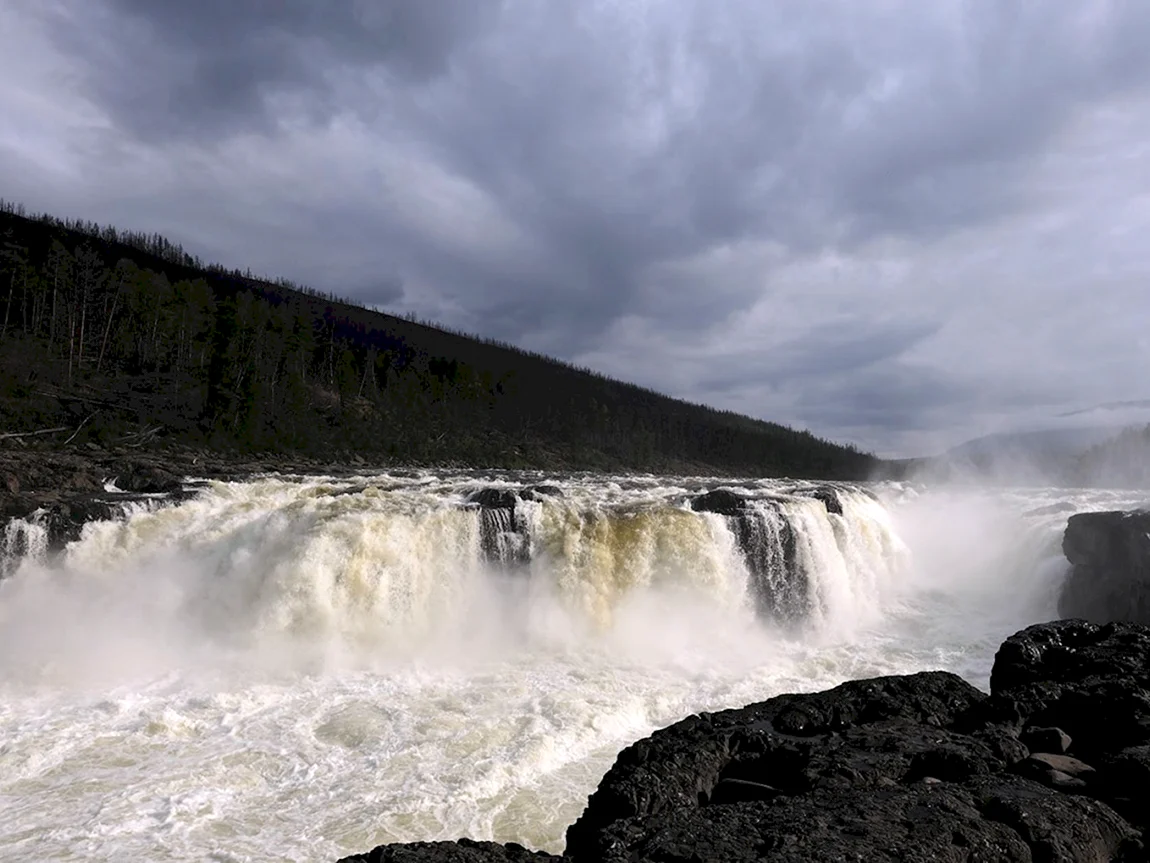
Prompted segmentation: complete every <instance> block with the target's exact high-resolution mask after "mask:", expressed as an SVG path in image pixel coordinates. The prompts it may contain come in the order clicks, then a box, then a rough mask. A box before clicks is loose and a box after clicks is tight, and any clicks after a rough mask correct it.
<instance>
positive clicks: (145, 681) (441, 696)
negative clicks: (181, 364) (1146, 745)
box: [0, 475, 1143, 861]
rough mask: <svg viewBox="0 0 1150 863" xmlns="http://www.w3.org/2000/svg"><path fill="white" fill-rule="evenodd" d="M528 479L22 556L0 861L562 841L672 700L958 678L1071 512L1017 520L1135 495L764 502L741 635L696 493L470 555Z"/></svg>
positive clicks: (337, 503)
mask: <svg viewBox="0 0 1150 863" xmlns="http://www.w3.org/2000/svg"><path fill="white" fill-rule="evenodd" d="M538 479H541V478H539V477H524V476H522V475H520V476H516V477H502V478H500V477H490V478H484V477H477V476H474V475H471V476H461V477H435V476H373V477H363V478H359V479H356V480H338V481H337V480H332V479H314V478H313V479H307V480H298V479H267V480H262V481H257V482H251V483H243V484H214V485H211V486H209V487H208V488H207V489H205V491H204V492H203V494H202V495H201V496H200V497H199V498H198V499H196V500H193V501H190V502H188V503H185V504H183V505H181V506H178V507H169V508H164V509H155V510H150V511H149V510H147V509H144V508H141V509H140V510H138V511H137V512H135V513H134V514H133V515H132V516H131V517H130V518H128V519H127V520H126V521H123V522H117V523H103V524H96V525H91V526H89V527H88V528H87V529H86V530H85V533H84V536H83V538H82V540H81V541H80V542H78V543H75V544H73V545H72V546H71V547H69V549H68V550H67V553H66V555H65V556H64V557H63V559H62V560H58V561H56V562H54V563H52V564H51V565H49V564H47V563H41V562H38V561H37V560H34V559H29V560H26V561H25V562H24V563H23V564H22V565H21V566H20V567H19V568H18V570H17V571H16V572H15V574H14V575H13V576H12V577H11V578H9V579H7V580H5V581H4V582H2V583H0V859H5V860H21V861H27V860H109V861H111V860H116V861H129V860H131V861H135V860H139V861H144V860H215V861H248V860H251V861H256V860H292V861H313V860H334V859H336V858H337V857H339V856H341V855H344V854H347V853H350V852H355V851H365V850H367V849H369V848H371V847H373V846H374V845H376V844H379V843H381V842H391V841H405V840H420V839H439V838H456V837H459V836H471V837H474V838H493V839H496V840H499V841H518V842H521V843H524V844H526V845H528V846H531V847H535V848H540V849H545V850H551V851H559V850H561V849H562V847H563V833H564V830H565V829H566V827H567V825H568V824H569V823H570V822H572V821H573V820H574V819H575V818H576V817H577V816H578V815H579V813H580V812H581V811H582V809H583V806H584V804H585V802H586V798H587V795H588V794H589V793H590V792H591V791H592V790H593V789H594V788H595V786H596V784H597V783H598V781H599V779H600V777H601V776H602V774H603V773H604V772H605V771H606V770H607V768H608V767H609V766H610V765H611V763H612V761H613V760H614V758H615V755H616V754H617V753H618V751H619V750H620V749H621V748H622V747H623V746H625V745H626V744H628V743H629V742H631V741H633V740H636V739H637V738H640V737H642V736H644V735H646V734H648V733H650V732H651V731H652V730H653V729H655V728H658V727H660V726H663V725H666V724H669V723H671V722H673V721H675V720H677V719H680V718H682V717H684V716H686V715H688V714H690V713H692V712H696V711H700V710H713V709H718V708H724V707H731V706H737V705H742V704H745V703H748V702H752V701H756V700H761V699H763V698H766V697H769V696H771V695H774V694H777V693H780V692H793V691H810V690H816V689H822V688H826V687H829V686H832V685H834V684H837V683H839V682H841V681H843V680H846V679H850V678H858V677H867V676H873V675H879V674H892V673H903V672H911V671H917V670H921V669H927V668H944V669H949V670H953V671H955V672H957V673H959V674H961V675H963V676H964V677H966V678H967V679H969V680H970V681H971V682H973V683H975V684H976V685H978V686H981V687H983V688H985V686H986V682H987V678H988V675H989V671H990V666H991V662H992V660H993V655H994V651H995V649H996V648H997V646H998V644H999V643H1000V642H1001V640H1002V639H1003V638H1004V637H1005V636H1007V635H1009V634H1010V633H1011V632H1014V631H1015V630H1017V629H1019V628H1021V627H1022V626H1025V625H1027V624H1029V623H1032V622H1036V621H1040V620H1046V619H1050V618H1052V617H1054V616H1056V615H1055V600H1056V595H1057V588H1058V583H1059V580H1060V578H1061V577H1062V574H1063V571H1064V567H1065V561H1064V560H1062V559H1061V556H1060V553H1059V541H1060V539H1061V532H1062V530H1063V528H1064V527H1065V523H1066V518H1067V516H1068V515H1069V513H1070V511H1072V510H1064V511H1059V512H1046V513H1043V514H1027V513H1030V512H1031V511H1033V510H1035V509H1038V508H1042V507H1048V506H1049V505H1051V504H1056V503H1065V504H1067V505H1068V506H1069V507H1072V508H1073V510H1079V511H1082V510H1090V509H1111V508H1127V507H1130V506H1133V505H1138V504H1141V503H1143V500H1142V499H1141V497H1140V496H1138V495H1136V494H1133V493H1119V492H1100V491H1079V492H1067V491H1064V490H1026V491H1012V492H995V493H975V492H957V491H948V492H943V491H933V492H930V491H923V490H921V489H916V488H914V487H912V486H909V485H896V484H890V485H885V486H877V487H875V488H874V490H875V491H876V492H877V493H878V495H879V497H880V498H881V500H882V502H881V503H879V502H877V501H874V500H872V499H871V498H870V497H868V496H866V495H865V494H862V493H859V492H854V493H850V492H844V493H843V494H842V498H843V500H844V506H845V510H844V514H843V516H837V515H829V514H827V513H826V511H825V508H824V507H823V505H822V504H821V503H819V502H818V501H814V500H809V501H805V500H797V501H795V500H792V501H791V502H789V503H787V504H786V505H785V507H784V508H783V510H782V511H783V512H785V514H786V518H787V520H788V521H789V522H790V523H791V525H792V526H794V527H795V529H796V533H797V548H796V554H797V557H798V559H799V561H800V563H801V564H802V565H803V566H804V567H806V568H807V570H808V571H809V572H811V573H812V586H811V613H810V615H809V617H808V619H807V620H806V621H805V622H804V623H802V624H801V625H791V626H787V625H784V624H782V623H777V622H771V621H764V620H761V619H759V618H757V617H756V614H755V613H754V611H753V602H752V599H751V596H750V590H749V588H748V574H747V571H746V569H745V567H744V565H743V562H742V557H741V555H740V553H739V550H738V547H737V543H736V541H735V538H734V537H733V536H732V535H731V533H730V531H729V530H728V528H727V525H726V523H725V521H724V520H723V519H722V518H721V517H719V516H714V515H704V514H696V513H693V512H690V511H689V510H688V509H687V508H686V507H685V505H684V502H685V500H686V497H687V495H688V494H689V493H692V492H696V491H698V490H699V488H700V487H701V486H702V483H701V482H700V481H691V480H685V479H648V480H634V479H612V478H609V477H577V478H569V479H566V480H564V481H561V482H558V484H559V485H561V486H562V488H563V491H564V496H563V497H562V498H552V499H547V500H545V501H542V502H534V503H528V504H521V505H520V512H521V515H522V517H523V518H525V519H527V520H528V522H529V523H530V534H531V538H532V539H531V541H532V543H533V545H534V549H533V554H532V563H531V565H530V567H529V568H528V569H527V570H522V571H506V570H504V569H502V568H500V567H497V566H492V565H490V564H488V563H485V562H484V558H483V554H482V550H481V541H480V526H479V525H480V523H479V519H480V515H479V513H478V512H476V511H475V510H468V509H466V508H463V507H461V506H460V504H461V503H462V501H463V500H464V496H465V494H466V493H467V492H468V491H469V490H471V489H474V488H477V487H480V486H488V485H492V484H496V485H498V484H499V483H501V482H503V481H508V482H512V481H513V482H515V483H521V482H524V481H529V480H538ZM548 481H551V482H555V479H554V478H548ZM744 487H745V488H747V490H749V491H752V492H754V493H757V494H763V493H769V492H772V491H775V492H778V491H779V490H780V489H782V488H783V485H782V484H779V483H771V482H761V483H754V484H750V485H747V484H744ZM26 544H27V545H30V546H31V547H33V550H35V546H36V543H35V542H30V543H26ZM34 556H35V555H33V557H34Z"/></svg>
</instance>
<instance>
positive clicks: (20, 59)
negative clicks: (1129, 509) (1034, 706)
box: [0, 0, 1150, 454]
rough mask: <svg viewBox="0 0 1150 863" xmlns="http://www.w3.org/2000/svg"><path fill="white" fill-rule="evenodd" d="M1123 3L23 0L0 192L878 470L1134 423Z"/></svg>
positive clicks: (1149, 87) (1141, 105) (1134, 279)
mask: <svg viewBox="0 0 1150 863" xmlns="http://www.w3.org/2000/svg"><path fill="white" fill-rule="evenodd" d="M1146 44H1150V6H1148V5H1147V4H1144V3H1141V2H1138V0H1128V2H1123V0H1094V2H1086V3H1070V2H1065V3H1063V2H1060V0H1056V2H1052V3H1032V2H1024V3H1012V4H1003V3H999V2H995V0H973V2H960V0H940V2H937V3H921V2H917V0H873V2H866V3H859V2H853V0H837V2H835V0H828V2H825V3H818V4H814V3H808V2H800V0H773V2H761V0H728V2H724V3H721V4H717V3H713V2H711V0H662V2H655V0H589V2H563V0H556V2H547V3H541V2H537V0H502V2H500V0H374V2H371V0H326V2H322V3H321V2H318V0H201V2H197V3H187V2H181V0H54V2H47V1H46V0H44V2H42V0H13V2H10V3H6V4H4V5H3V6H2V7H0V58H2V59H0V70H2V71H3V73H4V74H3V78H2V79H0V113H2V115H3V116H4V117H6V118H7V122H6V123H5V124H4V128H2V129H0V194H3V195H4V196H5V197H8V198H14V199H17V200H22V201H24V202H25V203H26V204H27V205H28V206H30V207H32V208H34V209H44V210H50V211H52V212H54V213H57V214H60V215H68V216H82V217H85V218H92V219H96V220H99V221H110V222H114V223H116V224H118V225H121V226H123V227H131V228H142V229H146V230H160V231H162V232H164V233H166V234H168V235H170V236H172V237H173V238H174V239H177V240H179V241H181V242H183V243H184V244H185V245H186V246H189V247H191V248H192V249H193V250H195V251H196V252H198V253H199V254H201V255H202V256H204V257H206V258H210V259H214V260H220V261H223V262H224V263H226V264H229V265H236V266H244V267H246V266H251V267H252V268H253V269H255V270H258V271H261V272H265V273H268V274H272V275H285V276H288V277H290V278H293V279H297V280H300V281H306V282H309V283H311V284H313V285H315V286H316V287H319V288H322V289H325V290H327V289H330V290H335V291H337V292H339V293H341V294H344V295H350V296H352V297H354V298H356V299H357V300H359V301H362V302H365V303H372V304H381V305H383V306H384V307H386V308H388V309H389V310H394V311H400V312H404V311H414V312H416V313H417V314H420V315H421V316H424V317H431V318H434V319H438V320H441V321H443V322H444V323H446V324H449V325H451V326H454V327H462V328H464V329H467V330H470V331H473V332H477V333H481V334H483V335H488V336H495V337H499V338H503V339H509V340H512V341H514V342H517V343H519V344H522V345H524V346H526V347H529V348H532V349H537V350H542V351H545V352H548V353H552V354H556V355H558V356H561V357H563V358H566V359H569V360H573V361H575V362H578V363H581V364H586V365H591V366H593V367H595V368H598V369H601V370H603V371H605V372H608V373H610V374H613V375H616V376H619V377H623V378H626V379H631V380H635V381H637V382H639V383H642V384H645V385H648V386H652V387H655V388H657V389H660V390H662V391H665V392H668V393H671V394H674V395H677V396H682V397H686V398H690V399H692V400H696V401H703V402H707V403H711V404H714V405H717V406H720V407H724V408H732V409H735V410H740V411H744V412H747V413H749V414H752V415H755V416H760V417H764V418H767V419H773V420H778V421H782V422H788V423H794V424H798V425H802V426H807V427H810V428H812V429H813V430H814V431H816V432H817V433H819V434H822V435H826V436H830V437H835V438H840V439H849V440H852V441H854V442H856V443H859V444H861V445H863V446H865V447H868V448H873V449H876V450H878V451H879V452H882V453H888V454H900V453H906V454H909V453H915V452H924V451H929V450H931V449H937V448H939V447H941V446H945V445H949V444H952V443H957V442H959V441H961V440H963V439H965V438H967V437H971V436H973V435H975V434H979V433H984V432H989V431H998V430H1002V429H1008V428H1022V427H1030V426H1035V425H1042V424H1044V423H1053V422H1054V421H1055V418H1056V415H1058V414H1066V413H1070V412H1073V411H1076V410H1081V409H1086V408H1089V407H1090V406H1092V405H1094V404H1097V403H1100V402H1115V401H1131V400H1138V399H1145V398H1146V396H1147V392H1146V389H1145V388H1144V387H1143V386H1142V385H1141V384H1140V383H1139V381H1138V374H1137V371H1138V370H1139V369H1141V368H1145V367H1146V362H1147V360H1148V359H1150V341H1148V337H1147V336H1146V335H1144V334H1143V332H1142V331H1143V329H1144V322H1145V321H1146V320H1150V289H1147V288H1146V287H1145V284H1144V283H1145V282H1146V280H1147V276H1150V251H1146V250H1145V249H1146V248H1147V247H1146V246H1145V243H1144V242H1143V240H1142V237H1143V236H1144V235H1145V232H1146V231H1147V229H1150V149H1148V148H1147V147H1146V145H1145V144H1144V142H1145V141H1146V140H1150V110H1148V109H1150V52H1146V51H1145V50H1144V46H1145V45H1146Z"/></svg>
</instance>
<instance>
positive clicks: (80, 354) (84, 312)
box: [76, 292, 88, 368]
mask: <svg viewBox="0 0 1150 863" xmlns="http://www.w3.org/2000/svg"><path fill="white" fill-rule="evenodd" d="M85 293H87V292H85ZM85 299H86V298H85ZM87 321H88V303H87V302H84V304H83V305H82V306H81V307H80V347H79V350H77V351H76V368H80V366H82V365H83V364H84V325H85V324H86V323H87Z"/></svg>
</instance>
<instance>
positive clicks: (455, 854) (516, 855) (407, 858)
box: [338, 839, 563, 863]
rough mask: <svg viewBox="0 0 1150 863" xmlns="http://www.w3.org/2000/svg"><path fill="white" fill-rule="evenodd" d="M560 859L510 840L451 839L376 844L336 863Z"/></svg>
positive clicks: (540, 861) (527, 862) (539, 861)
mask: <svg viewBox="0 0 1150 863" xmlns="http://www.w3.org/2000/svg"><path fill="white" fill-rule="evenodd" d="M562 859H563V858H561V857H556V856H554V855H552V854H544V853H543V852H542V851H529V850H528V849H526V848H524V847H523V846H522V845H516V844H515V843H514V842H512V843H509V844H507V845H499V844H497V843H495V842H475V841H473V840H471V839H459V840H457V841H455V842H410V843H406V844H396V845H380V846H379V847H378V848H375V849H374V850H372V851H368V852H367V853H366V854H354V855H352V856H350V857H344V858H342V859H340V860H339V861H338V863H543V861H547V860H555V861H558V860H562Z"/></svg>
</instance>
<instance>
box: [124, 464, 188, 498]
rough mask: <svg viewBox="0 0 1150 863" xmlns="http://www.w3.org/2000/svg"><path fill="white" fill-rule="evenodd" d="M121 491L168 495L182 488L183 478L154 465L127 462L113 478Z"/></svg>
mask: <svg viewBox="0 0 1150 863" xmlns="http://www.w3.org/2000/svg"><path fill="white" fill-rule="evenodd" d="M113 480H114V482H115V483H116V487H117V488H119V489H120V490H122V491H130V492H136V493H139V494H170V493H172V492H178V491H179V490H180V489H181V488H183V485H184V481H183V477H181V476H178V475H176V474H175V473H173V472H172V471H170V470H168V469H166V468H164V467H161V466H159V465H156V464H149V463H146V462H128V463H126V464H124V465H123V466H122V467H121V468H120V469H119V470H118V471H117V473H116V474H115V476H114V477H113Z"/></svg>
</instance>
